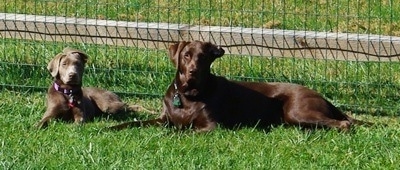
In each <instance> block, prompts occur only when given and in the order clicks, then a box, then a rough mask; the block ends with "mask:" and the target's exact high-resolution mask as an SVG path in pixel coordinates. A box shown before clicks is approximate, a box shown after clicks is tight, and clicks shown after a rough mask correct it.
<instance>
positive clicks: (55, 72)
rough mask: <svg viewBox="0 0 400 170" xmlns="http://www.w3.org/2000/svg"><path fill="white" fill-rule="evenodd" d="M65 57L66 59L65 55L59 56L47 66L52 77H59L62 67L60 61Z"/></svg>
mask: <svg viewBox="0 0 400 170" xmlns="http://www.w3.org/2000/svg"><path fill="white" fill-rule="evenodd" d="M63 57H65V54H63V53H60V54H57V55H56V56H55V57H54V58H53V59H51V60H50V62H49V64H48V65H47V70H49V71H50V74H51V76H52V77H56V76H57V75H58V68H59V67H60V61H61V59H62V58H63Z"/></svg>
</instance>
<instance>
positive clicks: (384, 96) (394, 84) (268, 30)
mask: <svg viewBox="0 0 400 170" xmlns="http://www.w3.org/2000/svg"><path fill="white" fill-rule="evenodd" d="M399 11H400V5H398V4H395V3H393V2H386V1H385V2H382V1H380V2H379V3H373V2H358V1H348V0H329V1H301V2H300V1H268V2H266V1H261V0H249V1H224V0H211V1H207V2H206V1H187V0H183V1H182V0H180V1H176V0H160V1H148V0H126V1H113V2H109V1H107V0H96V1H90V2H89V1H84V0H74V1H70V0H64V1H56V0H28V1H23V0H11V1H5V3H3V4H0V39H1V40H2V41H1V43H0V72H3V73H7V74H2V76H0V80H1V82H0V87H1V89H4V88H6V89H22V90H31V91H32V90H33V91H43V92H44V91H45V89H46V87H47V85H48V83H49V82H51V78H50V77H49V75H48V73H47V70H46V64H47V62H48V61H49V60H50V58H51V57H52V56H54V55H55V54H57V53H59V52H60V51H61V50H62V49H63V48H64V47H66V46H72V47H75V48H78V49H81V50H83V51H85V52H87V53H88V54H89V56H91V58H90V60H89V64H88V67H87V71H86V73H85V83H84V84H85V85H89V86H100V87H104V88H108V89H110V90H113V91H116V92H119V93H122V94H127V95H137V94H140V95H144V96H162V94H163V93H164V90H165V87H166V86H167V85H168V83H169V81H170V79H171V77H172V75H173V72H174V70H173V69H174V68H173V67H171V65H170V62H169V59H168V56H167V54H166V50H167V49H168V47H169V45H170V44H172V43H175V42H178V41H181V40H185V41H192V40H202V41H210V42H213V43H215V44H218V45H220V46H222V47H224V48H225V49H226V51H227V54H226V55H225V57H224V58H221V59H219V60H217V61H216V63H215V64H214V65H213V71H214V72H215V73H216V74H219V75H223V76H227V77H229V78H232V79H238V80H251V81H284V82H293V83H299V84H303V85H305V86H308V87H310V88H313V89H315V90H317V91H319V92H321V93H322V94H323V95H324V96H326V97H327V98H329V99H330V100H331V101H333V102H334V103H335V104H336V105H338V106H340V107H342V108H344V110H346V111H350V112H355V113H368V114H375V115H399V110H398V109H399V108H400V104H399V103H398V102H397V101H398V100H399V99H400V97H399V95H398V91H399V89H400V88H399V87H400V73H399V72H398V70H399V69H400V64H399V63H400V62H398V61H399V60H400V37H399V36H400V31H397V30H400V25H398V23H399V22H400V12H399ZM260 56H261V57H260Z"/></svg>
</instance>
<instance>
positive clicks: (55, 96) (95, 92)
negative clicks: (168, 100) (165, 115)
mask: <svg viewBox="0 0 400 170" xmlns="http://www.w3.org/2000/svg"><path fill="white" fill-rule="evenodd" d="M87 60H88V56H87V55H86V54H85V53H83V52H82V51H79V50H76V49H72V48H65V49H64V50H63V52H62V53H59V54H58V55H57V56H55V57H54V58H53V59H52V60H51V61H50V62H49V64H48V66H47V69H48V70H49V71H50V74H51V76H52V77H53V78H54V82H53V83H52V84H51V85H50V87H49V89H48V92H47V110H46V112H45V113H44V115H43V118H42V119H41V120H40V122H39V123H38V124H37V127H38V128H44V127H46V126H47V125H48V122H49V121H50V120H51V119H53V118H56V119H62V120H65V121H74V122H75V123H82V122H85V121H87V120H91V119H93V118H94V117H95V116H99V115H101V114H104V113H106V114H116V113H125V112H135V111H139V110H144V111H148V110H146V109H144V108H143V107H141V106H138V105H127V104H126V103H124V102H122V101H121V99H120V98H119V97H118V96H117V95H116V94H115V93H112V92H110V91H106V90H103V89H98V88H82V76H83V72H84V66H85V63H86V61H87ZM148 112H151V111H148Z"/></svg>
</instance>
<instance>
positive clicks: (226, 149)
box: [0, 0, 400, 169]
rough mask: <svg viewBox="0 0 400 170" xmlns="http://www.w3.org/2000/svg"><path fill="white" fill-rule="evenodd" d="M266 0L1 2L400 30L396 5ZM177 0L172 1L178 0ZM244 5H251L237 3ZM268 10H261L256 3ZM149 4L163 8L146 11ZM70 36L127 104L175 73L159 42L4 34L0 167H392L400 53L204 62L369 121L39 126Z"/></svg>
mask: <svg viewBox="0 0 400 170" xmlns="http://www.w3.org/2000/svg"><path fill="white" fill-rule="evenodd" d="M272 2H274V3H273V4H274V5H271V4H270V3H269V2H266V1H235V2H230V1H207V2H205V1H179V3H178V1H173V0H170V1H140V0H139V1H115V2H109V1H93V2H92V1H90V2H89V1H83V0H77V1H60V2H59V1H33V0H32V1H29V0H28V1H22V0H21V1H20V0H12V1H6V2H5V3H2V4H0V11H1V12H16V13H29V14H38V15H60V16H71V17H88V18H100V19H115V20H129V21H136V20H138V21H143V22H145V21H148V22H158V21H159V22H172V23H191V24H203V25H208V24H209V25H224V26H244V27H265V28H271V27H272V28H279V29H299V30H318V31H339V32H360V33H375V34H385V35H398V33H397V32H396V31H398V30H399V29H397V28H398V26H397V21H398V20H399V18H398V17H399V16H400V14H399V15H397V13H398V12H399V11H400V10H399V9H400V7H399V6H400V5H398V4H394V3H386V2H379V3H370V4H369V3H366V2H356V1H347V0H345V1H339V0H338V1H318V2H314V1H304V2H303V1H301V2H302V3H300V1H285V2H286V3H282V2H283V1H271V3H272ZM71 4H73V6H74V7H72V5H71ZM174 4H179V6H180V7H179V8H174V7H175V5H174ZM242 6H243V8H246V9H248V10H242ZM264 9H268V10H265V12H262V11H264ZM332 9H335V10H333V11H332ZM153 11H159V12H158V13H156V15H150V14H153ZM284 11H286V12H284ZM317 12H318V13H319V14H321V15H317ZM344 16H347V17H344ZM396 17H397V18H396ZM275 21H276V22H275ZM278 21H279V22H278ZM266 23H267V24H266ZM329 23H333V24H329ZM265 24H266V25H265ZM268 24H269V25H268ZM353 24H354V25H353ZM66 46H70V47H75V48H78V49H81V50H83V51H85V52H87V53H88V55H89V56H90V58H89V62H88V64H87V66H86V72H85V75H84V86H95V87H101V88H105V89H109V90H112V91H114V92H117V93H118V94H119V95H120V96H121V98H122V99H123V100H124V101H127V102H128V103H134V104H140V105H143V106H144V107H146V108H149V109H152V110H155V111H157V112H160V111H161V109H162V103H161V100H162V96H163V94H164V90H165V89H166V88H167V86H168V85H169V83H170V82H171V80H172V78H173V75H174V72H175V70H174V67H173V66H172V64H171V63H170V61H169V58H168V56H167V52H166V50H165V49H160V50H150V49H138V48H132V47H113V46H106V45H92V44H79V43H54V42H41V41H24V40H11V39H4V38H3V39H1V41H0V74H1V75H0V98H1V100H0V120H1V121H0V126H1V127H2V130H1V132H0V145H1V150H0V168H1V169H397V168H398V167H399V166H400V163H399V161H400V156H399V155H400V139H399V138H400V137H399V136H400V130H399V128H400V124H399V123H400V119H399V117H398V116H399V115H398V114H399V108H400V104H399V103H398V101H399V99H400V98H399V93H398V92H399V88H398V87H399V85H400V74H399V72H398V71H399V69H400V64H399V63H398V62H385V63H379V62H355V61H331V60H311V59H295V58H274V57H251V56H234V55H225V56H224V57H222V58H220V59H218V60H217V61H216V62H215V63H214V64H213V66H212V71H213V72H214V73H215V74H217V75H223V76H227V77H228V78H230V79H236V80H244V81H261V82H268V81H282V82H293V83H299V84H302V85H305V86H307V87H309V88H312V89H315V90H317V91H319V92H320V93H321V94H322V95H324V96H325V97H326V98H327V99H328V100H330V101H332V102H333V103H334V104H335V105H336V106H338V107H340V108H341V109H342V110H343V111H344V112H346V113H348V114H351V115H352V116H354V117H356V118H359V119H362V120H367V121H371V122H375V123H376V125H374V126H372V127H363V126H355V127H354V128H353V129H352V130H351V132H349V133H343V132H338V131H336V130H331V129H318V130H315V131H310V130H304V129H300V128H299V127H283V126H278V127H273V128H271V129H258V128H251V127H247V128H239V129H234V130H230V129H224V128H217V129H216V130H215V131H213V132H210V133H203V134H196V133H193V132H192V131H190V130H187V131H177V130H175V129H173V128H166V127H142V128H132V129H126V130H122V131H118V132H113V131H104V130H103V128H105V127H107V126H111V125H115V124H117V123H120V122H123V121H128V120H133V119H135V118H136V119H148V118H154V117H156V116H157V115H147V114H146V113H142V112H139V113H136V114H130V115H126V116H119V117H112V116H110V117H107V116H104V117H101V118H97V119H95V120H94V121H93V122H89V123H86V124H84V125H82V126H78V125H74V124H71V123H65V122H59V121H53V122H52V123H51V124H50V126H49V127H48V128H47V129H45V130H38V129H35V128H34V125H35V124H36V123H37V122H38V121H39V120H40V118H41V116H42V115H43V113H44V111H45V95H46V90H47V87H48V86H49V85H50V84H51V81H52V79H51V77H50V74H49V73H48V71H47V69H46V66H47V62H48V61H50V59H51V58H52V57H53V56H55V55H56V54H57V53H59V52H60V51H61V50H62V49H63V48H64V47H66Z"/></svg>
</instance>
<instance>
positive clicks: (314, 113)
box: [109, 41, 370, 132]
mask: <svg viewBox="0 0 400 170" xmlns="http://www.w3.org/2000/svg"><path fill="white" fill-rule="evenodd" d="M224 53H225V51H224V50H223V49H222V48H220V47H218V46H216V45H214V44H211V43H208V42H201V41H193V42H184V41H183V42H180V43H177V44H174V45H171V46H170V48H169V57H170V59H171V61H172V63H173V64H174V66H175V67H176V74H175V78H174V80H173V81H172V82H171V84H170V85H169V87H168V89H167V91H166V93H165V97H164V103H163V105H164V109H163V112H162V113H161V115H160V117H159V118H157V119H153V120H147V121H133V122H127V123H123V124H120V125H116V126H113V127H110V128H109V129H114V130H119V129H123V128H126V127H130V126H143V125H160V124H170V125H173V126H176V127H178V128H190V127H191V128H194V129H195V130H196V131H198V132H207V131H211V130H213V129H214V128H215V127H216V125H217V124H221V125H222V126H225V127H237V126H252V127H254V126H258V127H270V125H279V124H288V125H300V126H303V127H328V128H337V129H340V130H344V131H347V130H349V129H350V127H351V125H352V124H370V123H368V122H362V121H359V120H356V119H354V118H352V117H350V116H348V115H346V114H344V113H343V112H341V111H340V110H339V109H338V108H336V107H335V106H334V105H333V104H332V103H330V102H329V101H328V100H326V99H324V98H323V97H322V96H321V95H320V94H319V93H317V92H316V91H314V90H311V89H309V88H306V87H304V86H301V85H298V84H291V83H260V82H243V81H231V80H227V79H226V78H224V77H221V76H215V75H213V74H212V73H211V71H210V66H211V64H212V63H213V62H214V60H215V59H217V58H219V57H222V56H223V55H224Z"/></svg>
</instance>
